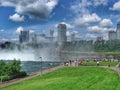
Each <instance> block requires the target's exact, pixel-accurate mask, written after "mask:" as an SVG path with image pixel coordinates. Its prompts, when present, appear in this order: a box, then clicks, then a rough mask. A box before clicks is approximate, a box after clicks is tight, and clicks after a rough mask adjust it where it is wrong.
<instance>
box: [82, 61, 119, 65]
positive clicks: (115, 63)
mask: <svg viewBox="0 0 120 90" xmlns="http://www.w3.org/2000/svg"><path fill="white" fill-rule="evenodd" d="M83 64H84V65H88V66H96V62H83ZM99 64H100V66H108V65H110V66H116V65H117V64H118V62H100V63H99Z"/></svg>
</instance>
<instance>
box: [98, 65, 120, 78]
mask: <svg viewBox="0 0 120 90" xmlns="http://www.w3.org/2000/svg"><path fill="white" fill-rule="evenodd" d="M100 67H103V68H110V69H112V70H114V71H116V72H117V73H118V74H119V76H120V69H119V68H118V65H116V66H115V67H112V66H111V67H108V66H100Z"/></svg>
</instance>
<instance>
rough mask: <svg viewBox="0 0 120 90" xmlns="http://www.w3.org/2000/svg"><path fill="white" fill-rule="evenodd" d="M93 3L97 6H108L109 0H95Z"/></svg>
mask: <svg viewBox="0 0 120 90" xmlns="http://www.w3.org/2000/svg"><path fill="white" fill-rule="evenodd" d="M93 3H94V5H95V6H99V5H107V4H108V0H94V2H93Z"/></svg>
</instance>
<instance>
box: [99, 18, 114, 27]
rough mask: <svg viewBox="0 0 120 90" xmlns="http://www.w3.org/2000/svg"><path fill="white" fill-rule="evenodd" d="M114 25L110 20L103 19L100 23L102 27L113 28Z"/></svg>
mask: <svg viewBox="0 0 120 90" xmlns="http://www.w3.org/2000/svg"><path fill="white" fill-rule="evenodd" d="M112 25H113V23H112V21H111V20H110V19H103V20H102V21H101V22H100V26H102V27H108V28H109V27H112Z"/></svg>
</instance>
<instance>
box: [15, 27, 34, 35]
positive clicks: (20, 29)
mask: <svg viewBox="0 0 120 90" xmlns="http://www.w3.org/2000/svg"><path fill="white" fill-rule="evenodd" d="M24 30H25V29H24V28H23V27H22V26H19V27H18V28H17V30H16V31H15V33H16V34H20V32H21V31H24ZM34 32H35V31H34V30H33V29H29V33H30V34H33V33H34Z"/></svg>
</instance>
